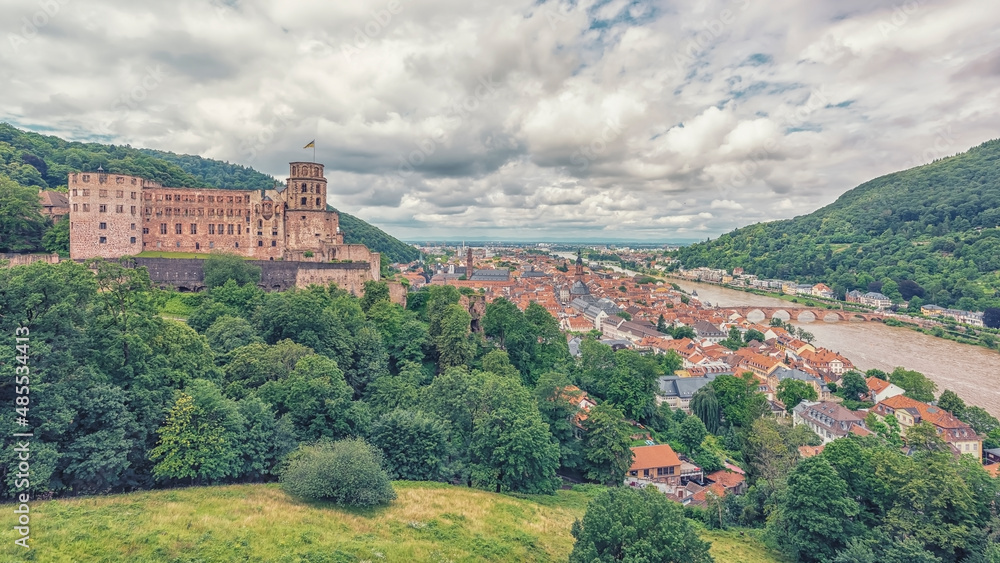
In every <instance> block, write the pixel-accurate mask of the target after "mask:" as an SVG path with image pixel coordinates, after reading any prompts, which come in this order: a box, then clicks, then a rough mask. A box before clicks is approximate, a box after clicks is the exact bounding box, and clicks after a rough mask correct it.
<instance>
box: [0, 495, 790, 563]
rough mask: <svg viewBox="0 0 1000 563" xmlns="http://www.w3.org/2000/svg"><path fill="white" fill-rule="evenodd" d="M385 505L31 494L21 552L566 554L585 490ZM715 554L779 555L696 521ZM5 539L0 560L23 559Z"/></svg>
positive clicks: (492, 557) (762, 559)
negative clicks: (36, 497)
mask: <svg viewBox="0 0 1000 563" xmlns="http://www.w3.org/2000/svg"><path fill="white" fill-rule="evenodd" d="M393 486H394V488H395V489H396V492H397V495H398V498H397V500H396V501H394V502H393V503H392V504H391V505H390V506H388V507H385V508H378V509H371V510H363V509H351V508H339V507H336V506H334V505H330V504H325V503H305V502H301V501H298V500H296V499H293V498H290V497H289V496H287V495H286V494H285V493H284V492H282V491H281V489H280V488H279V487H278V486H277V485H230V486H223V487H192V488H184V489H172V490H160V491H146V492H139V493H132V494H128V495H114V496H100V497H83V498H75V499H66V500H56V501H50V502H40V503H35V504H34V505H32V507H31V511H32V512H31V514H32V521H31V524H32V527H31V541H32V549H31V552H30V555H31V556H32V557H31V559H32V560H35V561H50V562H53V563H59V562H63V561H65V562H67V563H68V562H75V561H91V562H94V563H101V562H107V563H112V562H115V563H117V562H119V561H135V562H147V561H148V562H153V561H156V562H164V563H168V562H177V563H180V562H191V561H213V562H219V563H223V562H227V561H260V562H270V561H275V562H277V561H282V562H284V561H314V562H341V561H344V562H347V561H407V562H410V561H456V562H457V561H566V560H567V558H568V557H569V553H570V551H572V549H573V537H572V536H571V535H570V528H571V526H572V524H573V521H574V520H575V519H577V518H582V517H583V513H584V511H585V510H586V505H587V502H589V500H590V498H591V495H590V494H589V493H588V492H576V491H559V492H558V493H557V494H556V496H555V497H552V496H548V495H539V496H533V495H523V496H518V497H514V496H506V495H498V494H495V493H488V492H483V491H479V490H476V489H468V488H464V487H453V486H450V485H445V484H442V483H415V482H405V481H397V482H395V483H394V484H393ZM702 537H703V538H704V539H706V540H708V541H711V542H712V543H713V545H712V554H713V555H715V557H716V561H720V562H721V561H727V562H743V563H772V562H777V561H780V560H779V559H777V558H776V557H775V556H774V555H773V554H772V552H770V551H768V550H767V549H766V548H765V547H764V546H763V544H761V543H760V541H759V540H757V539H755V538H753V537H751V536H745V537H741V536H739V535H738V532H705V533H703V534H702ZM27 558H28V557H27V555H26V553H25V552H24V548H21V547H18V546H15V545H14V543H13V541H7V542H4V544H3V545H2V546H0V559H2V560H4V561H15V560H18V561H20V560H26V559H27Z"/></svg>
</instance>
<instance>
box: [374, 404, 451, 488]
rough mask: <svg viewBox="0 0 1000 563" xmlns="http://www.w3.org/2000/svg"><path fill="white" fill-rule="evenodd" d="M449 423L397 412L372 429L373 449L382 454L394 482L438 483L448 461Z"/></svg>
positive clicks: (420, 413) (434, 418)
mask: <svg viewBox="0 0 1000 563" xmlns="http://www.w3.org/2000/svg"><path fill="white" fill-rule="evenodd" d="M448 434H449V430H448V423H447V422H445V421H443V420H441V419H440V418H439V417H437V416H435V415H431V414H427V413H423V412H420V411H410V410H394V411H392V412H390V413H387V414H385V415H384V416H382V417H381V418H380V419H379V420H377V421H376V422H375V424H374V425H372V432H371V442H372V445H374V446H375V447H377V448H379V449H380V450H382V452H383V453H384V455H385V461H386V463H385V466H386V468H387V469H388V472H389V476H390V477H391V478H393V479H406V480H408V481H437V480H439V479H441V478H442V477H443V475H444V468H445V463H446V462H447V460H448Z"/></svg>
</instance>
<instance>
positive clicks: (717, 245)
mask: <svg viewBox="0 0 1000 563" xmlns="http://www.w3.org/2000/svg"><path fill="white" fill-rule="evenodd" d="M998 225H1000V140H993V141H989V142H986V143H983V144H982V145H979V146H978V147H975V148H973V149H971V150H969V151H968V152H966V153H963V154H959V155H956V156H953V157H949V158H945V159H941V160H938V161H935V162H933V163H931V164H927V165H925V166H920V167H917V168H913V169H910V170H905V171H902V172H896V173H893V174H889V175H886V176H882V177H880V178H876V179H874V180H871V181H869V182H866V183H864V184H862V185H860V186H858V187H856V188H854V189H853V190H851V191H849V192H847V193H845V194H844V195H842V196H841V197H840V198H838V199H837V201H835V202H834V203H832V204H830V205H828V206H826V207H823V208H822V209H819V210H817V211H815V212H813V213H810V214H809V215H804V216H801V217H796V218H794V219H789V220H784V221H775V222H771V223H758V224H755V225H750V226H747V227H743V228H740V229H737V230H735V231H733V232H731V233H729V234H726V235H723V236H721V237H719V238H718V239H715V240H712V241H708V242H702V243H697V244H694V245H691V246H688V247H685V248H682V249H680V250H678V251H676V252H675V253H674V256H675V257H676V258H678V259H679V260H680V261H681V264H682V265H683V266H684V267H687V268H692V267H698V266H709V267H718V268H726V269H732V268H734V267H737V266H742V267H743V268H744V269H745V270H746V271H747V272H748V273H752V274H756V275H758V276H762V277H768V278H782V279H795V280H798V281H800V282H809V283H813V282H821V281H822V282H826V283H828V284H831V285H832V286H833V288H834V290H836V291H837V292H838V293H840V294H843V293H844V292H846V291H848V290H851V289H862V290H867V289H868V287H869V285H870V284H874V285H873V287H876V288H877V287H878V284H879V283H882V284H884V285H883V286H882V291H883V293H886V294H887V295H889V296H890V297H894V298H897V299H899V298H902V299H910V298H911V297H913V296H916V297H918V298H920V301H922V302H924V303H928V302H929V303H936V304H939V305H942V306H957V307H960V308H964V309H979V310H982V309H984V308H985V307H988V306H997V305H998V304H1000V291H998V290H1000V273H998V270H1000V228H998Z"/></svg>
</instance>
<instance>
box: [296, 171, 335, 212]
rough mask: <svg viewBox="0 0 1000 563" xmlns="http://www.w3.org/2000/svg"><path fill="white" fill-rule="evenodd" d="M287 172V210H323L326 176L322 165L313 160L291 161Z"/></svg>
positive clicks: (324, 207)
mask: <svg viewBox="0 0 1000 563" xmlns="http://www.w3.org/2000/svg"><path fill="white" fill-rule="evenodd" d="M289 166H290V168H291V171H290V172H289V174H288V189H289V190H290V191H289V193H288V199H287V200H286V202H287V203H288V209H289V211H325V210H326V178H324V177H323V165H322V164H317V163H315V162H293V163H291V164H290V165H289Z"/></svg>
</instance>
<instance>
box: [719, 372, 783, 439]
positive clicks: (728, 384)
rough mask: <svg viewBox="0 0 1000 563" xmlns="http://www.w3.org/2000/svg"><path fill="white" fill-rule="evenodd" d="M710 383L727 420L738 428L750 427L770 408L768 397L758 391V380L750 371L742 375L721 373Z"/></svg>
mask: <svg viewBox="0 0 1000 563" xmlns="http://www.w3.org/2000/svg"><path fill="white" fill-rule="evenodd" d="M709 385H711V386H712V389H713V390H714V391H715V396H716V397H717V398H718V401H719V409H720V410H721V411H722V416H723V418H724V419H725V421H726V422H727V423H728V424H730V425H732V426H736V427H738V428H749V427H750V425H751V424H752V423H753V421H754V420H756V419H758V418H760V417H762V416H764V414H765V413H766V412H767V410H768V406H767V397H765V396H764V394H763V393H760V392H759V391H757V387H758V385H757V380H756V379H755V378H754V375H753V374H752V373H750V372H746V373H744V374H743V375H741V376H740V377H736V376H734V375H720V376H719V377H716V378H715V379H714V380H712V382H711V383H709Z"/></svg>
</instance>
